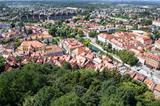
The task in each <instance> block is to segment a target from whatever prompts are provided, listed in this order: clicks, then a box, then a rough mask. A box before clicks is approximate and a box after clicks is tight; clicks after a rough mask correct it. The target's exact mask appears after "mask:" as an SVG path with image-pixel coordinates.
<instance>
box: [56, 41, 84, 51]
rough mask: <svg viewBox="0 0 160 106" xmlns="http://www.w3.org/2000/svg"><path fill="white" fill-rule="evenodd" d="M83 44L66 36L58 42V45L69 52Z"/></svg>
mask: <svg viewBox="0 0 160 106" xmlns="http://www.w3.org/2000/svg"><path fill="white" fill-rule="evenodd" d="M83 46H84V45H83V44H82V43H81V42H79V41H78V40H76V39H74V38H67V39H64V40H61V41H60V42H59V47H60V48H62V49H64V50H65V52H66V53H68V54H71V52H72V51H73V50H74V49H76V48H79V47H83Z"/></svg>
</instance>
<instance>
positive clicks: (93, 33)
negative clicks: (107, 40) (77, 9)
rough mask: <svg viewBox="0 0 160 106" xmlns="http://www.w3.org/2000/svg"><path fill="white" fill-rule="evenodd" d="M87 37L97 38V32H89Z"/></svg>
mask: <svg viewBox="0 0 160 106" xmlns="http://www.w3.org/2000/svg"><path fill="white" fill-rule="evenodd" d="M89 36H90V37H96V36H97V32H96V31H95V30H93V31H90V32H89Z"/></svg>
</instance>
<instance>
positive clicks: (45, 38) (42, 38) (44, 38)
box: [30, 34, 53, 43]
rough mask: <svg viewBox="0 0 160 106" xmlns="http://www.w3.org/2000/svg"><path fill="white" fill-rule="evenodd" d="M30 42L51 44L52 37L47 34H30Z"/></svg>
mask: <svg viewBox="0 0 160 106" xmlns="http://www.w3.org/2000/svg"><path fill="white" fill-rule="evenodd" d="M30 38H31V39H32V40H40V41H42V42H44V43H50V42H52V38H53V37H52V36H51V35H49V34H32V35H31V37H30Z"/></svg>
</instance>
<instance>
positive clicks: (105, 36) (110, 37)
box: [97, 33, 113, 39]
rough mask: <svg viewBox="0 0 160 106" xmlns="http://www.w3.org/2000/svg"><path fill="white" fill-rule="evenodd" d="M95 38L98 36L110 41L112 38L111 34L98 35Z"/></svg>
mask: <svg viewBox="0 0 160 106" xmlns="http://www.w3.org/2000/svg"><path fill="white" fill-rule="evenodd" d="M97 36H100V37H102V38H104V39H112V38H113V36H112V35H111V34H107V33H100V34H98V35H97Z"/></svg>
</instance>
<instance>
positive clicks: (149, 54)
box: [143, 52, 160, 61]
mask: <svg viewBox="0 0 160 106" xmlns="http://www.w3.org/2000/svg"><path fill="white" fill-rule="evenodd" d="M143 56H145V57H148V58H151V59H154V60H157V61H160V56H157V55H154V54H152V53H146V52H144V53H143Z"/></svg>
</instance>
